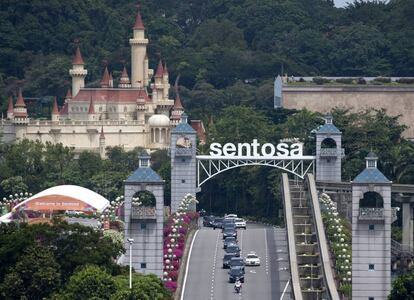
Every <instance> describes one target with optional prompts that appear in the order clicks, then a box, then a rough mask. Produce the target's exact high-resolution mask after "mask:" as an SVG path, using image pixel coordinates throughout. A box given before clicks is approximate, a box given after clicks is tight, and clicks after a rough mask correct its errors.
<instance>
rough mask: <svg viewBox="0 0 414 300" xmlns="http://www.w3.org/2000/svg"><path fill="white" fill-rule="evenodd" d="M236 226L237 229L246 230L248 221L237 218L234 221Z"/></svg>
mask: <svg viewBox="0 0 414 300" xmlns="http://www.w3.org/2000/svg"><path fill="white" fill-rule="evenodd" d="M234 224H235V225H236V228H243V229H246V221H245V220H244V219H242V218H237V219H236V220H235V221H234Z"/></svg>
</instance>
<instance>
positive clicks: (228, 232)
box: [223, 229, 237, 240]
mask: <svg viewBox="0 0 414 300" xmlns="http://www.w3.org/2000/svg"><path fill="white" fill-rule="evenodd" d="M230 236H232V237H235V238H237V230H236V229H226V230H224V231H223V240H224V239H226V238H227V237H230Z"/></svg>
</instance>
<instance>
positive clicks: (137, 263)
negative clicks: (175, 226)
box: [124, 151, 164, 278]
mask: <svg viewBox="0 0 414 300" xmlns="http://www.w3.org/2000/svg"><path fill="white" fill-rule="evenodd" d="M138 158H139V167H138V169H136V170H135V171H134V173H133V174H132V175H131V176H129V177H128V179H127V180H125V181H124V184H125V195H124V196H125V205H124V215H125V249H127V252H126V253H125V258H126V261H125V262H124V264H125V265H128V264H129V260H128V258H129V255H130V253H129V243H128V240H127V239H131V238H132V239H133V240H134V241H133V244H132V251H133V253H132V266H133V267H134V269H135V270H136V271H137V272H140V273H143V274H149V273H153V274H156V275H157V276H158V277H160V278H161V277H162V275H163V267H164V265H163V263H164V253H163V241H164V239H163V225H164V181H163V180H162V178H161V177H160V176H159V175H158V174H157V173H156V172H155V171H154V170H153V169H151V165H150V159H151V157H150V156H149V155H148V153H146V152H145V151H144V152H142V153H141V154H140V155H139V156H138ZM142 193H145V194H146V196H147V197H145V198H149V197H148V195H149V196H150V197H151V198H152V199H153V201H140V203H136V204H134V203H133V202H134V201H133V198H136V197H138V198H139V199H140V200H142V198H141V196H140V195H141V194H142Z"/></svg>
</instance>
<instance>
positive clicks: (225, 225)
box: [222, 223, 237, 232]
mask: <svg viewBox="0 0 414 300" xmlns="http://www.w3.org/2000/svg"><path fill="white" fill-rule="evenodd" d="M227 229H232V230H237V228H236V223H223V227H222V232H224V231H225V230H227Z"/></svg>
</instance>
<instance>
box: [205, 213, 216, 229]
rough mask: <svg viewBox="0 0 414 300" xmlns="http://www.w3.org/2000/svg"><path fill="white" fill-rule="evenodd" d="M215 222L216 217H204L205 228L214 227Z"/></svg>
mask: <svg viewBox="0 0 414 300" xmlns="http://www.w3.org/2000/svg"><path fill="white" fill-rule="evenodd" d="M213 222H214V216H204V217H203V226H204V227H212V226H213Z"/></svg>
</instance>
